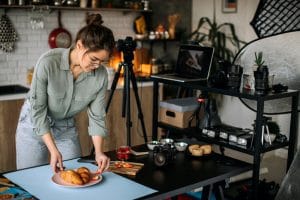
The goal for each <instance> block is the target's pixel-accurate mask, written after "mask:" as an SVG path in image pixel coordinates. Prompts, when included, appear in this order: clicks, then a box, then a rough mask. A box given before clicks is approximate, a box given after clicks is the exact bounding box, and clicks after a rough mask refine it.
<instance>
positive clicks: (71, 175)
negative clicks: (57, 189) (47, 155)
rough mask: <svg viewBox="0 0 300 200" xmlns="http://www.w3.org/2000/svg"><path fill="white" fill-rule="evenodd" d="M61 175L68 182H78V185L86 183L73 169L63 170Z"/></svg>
mask: <svg viewBox="0 0 300 200" xmlns="http://www.w3.org/2000/svg"><path fill="white" fill-rule="evenodd" d="M59 175H60V177H61V178H62V179H63V180H64V181H66V182H67V183H72V184H76V185H83V183H84V182H83V181H82V178H81V176H80V175H79V174H78V173H77V172H75V171H73V170H65V171H61V172H60V173H59Z"/></svg>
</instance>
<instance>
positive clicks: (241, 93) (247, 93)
mask: <svg viewBox="0 0 300 200" xmlns="http://www.w3.org/2000/svg"><path fill="white" fill-rule="evenodd" d="M151 79H152V80H156V81H157V80H159V82H160V83H165V84H170V85H177V86H180V87H185V88H190V89H195V90H201V91H206V92H211V93H216V94H222V95H228V96H233V97H239V98H245V99H250V100H261V101H268V100H274V99H280V98H286V97H293V96H298V94H299V91H298V90H288V91H286V92H281V93H272V92H269V93H267V94H264V95H263V94H257V93H255V91H254V90H233V89H230V88H214V87H209V86H208V85H207V82H204V81H201V82H191V83H182V82H179V81H172V80H166V79H161V78H157V77H151Z"/></svg>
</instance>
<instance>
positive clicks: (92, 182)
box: [51, 173, 102, 188]
mask: <svg viewBox="0 0 300 200" xmlns="http://www.w3.org/2000/svg"><path fill="white" fill-rule="evenodd" d="M92 176H98V177H99V178H98V179H97V180H90V182H88V183H86V184H84V185H75V184H72V183H67V182H65V181H64V180H63V179H62V178H61V177H60V176H59V173H56V174H54V175H53V176H52V178H51V180H52V182H53V183H55V184H57V185H59V186H63V187H68V188H82V187H89V186H92V185H95V184H98V183H100V182H101V181H102V176H101V175H94V174H92Z"/></svg>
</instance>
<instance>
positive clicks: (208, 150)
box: [200, 145, 211, 154]
mask: <svg viewBox="0 0 300 200" xmlns="http://www.w3.org/2000/svg"><path fill="white" fill-rule="evenodd" d="M200 149H203V154H210V153H211V145H202V146H200Z"/></svg>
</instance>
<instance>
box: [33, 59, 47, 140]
mask: <svg viewBox="0 0 300 200" xmlns="http://www.w3.org/2000/svg"><path fill="white" fill-rule="evenodd" d="M46 66H47V64H46V63H45V62H43V61H41V60H40V61H39V62H38V63H37V65H36V67H35V71H34V77H33V81H32V85H31V91H30V99H29V100H30V104H31V118H32V122H33V125H34V127H35V128H34V132H35V133H36V134H37V135H40V136H41V135H44V134H45V133H47V132H50V125H49V121H48V119H47V83H48V81H47V80H48V79H47V74H48V73H47V71H46V69H47V67H46Z"/></svg>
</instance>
